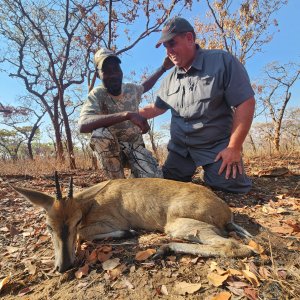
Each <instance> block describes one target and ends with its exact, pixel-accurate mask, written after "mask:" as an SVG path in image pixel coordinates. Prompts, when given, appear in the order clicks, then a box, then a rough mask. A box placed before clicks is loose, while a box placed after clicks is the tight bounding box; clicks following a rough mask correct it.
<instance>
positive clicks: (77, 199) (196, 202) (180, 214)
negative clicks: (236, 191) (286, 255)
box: [14, 175, 253, 272]
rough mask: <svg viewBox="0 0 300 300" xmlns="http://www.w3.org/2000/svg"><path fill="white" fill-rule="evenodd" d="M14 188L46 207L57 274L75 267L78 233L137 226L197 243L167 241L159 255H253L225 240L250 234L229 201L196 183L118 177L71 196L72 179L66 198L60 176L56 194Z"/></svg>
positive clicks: (112, 233) (113, 232) (111, 233)
mask: <svg viewBox="0 0 300 300" xmlns="http://www.w3.org/2000/svg"><path fill="white" fill-rule="evenodd" d="M14 188H15V190H16V191H18V192H19V193H20V194H21V195H23V196H24V197H25V198H27V199H28V200H30V201H31V202H32V203H34V204H36V205H38V206H41V207H43V208H44V209H45V210H46V212H47V226H48V228H49V230H50V232H51V234H52V240H53V245H54V250H55V266H56V269H57V270H58V271H59V272H64V271H66V270H67V269H69V268H70V267H71V266H72V265H73V263H74V260H75V246H76V240H77V236H78V237H79V238H80V239H84V240H95V239H102V238H106V237H125V236H128V234H129V235H130V234H131V232H132V230H134V229H145V230H149V231H153V230H158V231H162V232H165V233H166V234H168V235H169V236H171V237H172V238H179V239H184V240H187V241H189V242H193V243H179V242H172V243H169V244H166V245H165V246H163V247H162V248H161V249H159V250H158V252H157V253H158V255H160V254H163V253H164V252H165V251H169V250H171V251H174V252H176V253H190V254H195V255H201V256H203V257H210V256H222V257H245V256H249V255H251V254H252V253H253V252H252V250H251V249H250V248H249V247H248V246H246V245H243V244H241V243H239V242H237V241H235V240H232V239H228V238H226V231H227V230H228V229H230V230H235V231H236V232H237V233H239V234H240V235H242V236H243V237H250V236H251V235H250V234H249V233H248V232H247V231H246V230H244V229H243V228H241V227H240V226H238V225H236V224H235V223H234V222H233V219H232V213H231V211H230V208H229V207H228V205H227V204H226V203H225V202H224V201H223V200H221V199H220V198H219V197H217V196H216V195H215V194H214V193H213V192H212V191H211V190H209V189H207V188H205V187H203V186H199V185H196V184H192V183H183V182H178V181H172V180H166V179H158V178H136V179H116V180H111V181H105V182H101V183H99V184H97V185H95V186H92V187H90V188H87V189H86V190H84V191H82V192H79V193H77V194H75V195H73V186H72V180H71V182H70V187H69V192H68V195H67V196H66V197H62V194H61V191H60V187H59V183H58V179H57V175H56V190H57V192H56V197H52V196H49V195H46V194H44V193H41V192H37V191H33V190H29V189H24V188H20V187H14ZM195 243H197V244H195Z"/></svg>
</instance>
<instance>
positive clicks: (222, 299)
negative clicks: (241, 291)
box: [210, 292, 231, 300]
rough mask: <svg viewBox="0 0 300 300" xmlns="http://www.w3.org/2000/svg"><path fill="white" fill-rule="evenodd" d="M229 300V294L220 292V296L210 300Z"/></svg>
mask: <svg viewBox="0 0 300 300" xmlns="http://www.w3.org/2000/svg"><path fill="white" fill-rule="evenodd" d="M230 298H231V293H229V292H221V293H220V294H218V295H216V296H214V297H213V298H211V299H210V300H229V299H230Z"/></svg>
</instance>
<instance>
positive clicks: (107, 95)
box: [79, 48, 173, 179]
mask: <svg viewBox="0 0 300 300" xmlns="http://www.w3.org/2000/svg"><path fill="white" fill-rule="evenodd" d="M94 61H95V66H96V69H97V72H98V76H99V78H100V79H101V80H102V85H100V86H98V87H96V88H94V89H93V90H92V91H91V92H90V93H89V95H88V98H87V100H86V101H85V103H84V105H83V107H82V109H81V113H80V119H79V130H80V132H81V133H92V136H91V142H90V146H91V148H92V149H93V150H94V151H95V153H96V155H97V158H98V160H99V162H100V164H101V166H102V169H103V171H104V175H105V176H106V177H107V178H110V179H115V178H124V177H125V176H124V169H123V168H124V167H125V166H128V167H129V168H130V169H131V174H132V175H133V176H134V177H162V171H161V169H160V167H159V166H158V164H157V161H156V160H155V159H154V158H153V156H152V154H151V152H150V151H148V150H147V149H146V148H145V145H144V141H143V138H142V134H144V133H146V132H147V131H148V130H149V125H148V122H147V120H146V119H145V118H144V117H142V116H140V115H139V114H138V109H139V104H140V102H141V97H142V94H143V93H145V92H147V91H149V90H150V89H151V88H152V87H153V86H154V84H155V82H156V81H157V80H158V79H159V78H160V76H161V75H162V74H163V73H164V72H165V71H166V70H167V69H170V68H171V67H172V66H173V64H172V63H171V61H170V60H169V59H165V61H164V62H163V65H162V66H161V67H160V68H159V69H158V70H157V71H156V72H155V73H154V74H153V75H152V76H150V77H149V78H148V79H146V80H145V81H144V82H143V83H142V84H141V85H136V84H133V83H122V80H123V72H122V69H121V67H120V63H121V60H120V59H119V58H118V57H117V55H116V54H115V53H114V52H112V51H111V50H109V49H106V48H102V49H100V50H98V51H97V52H96V54H95V57H94Z"/></svg>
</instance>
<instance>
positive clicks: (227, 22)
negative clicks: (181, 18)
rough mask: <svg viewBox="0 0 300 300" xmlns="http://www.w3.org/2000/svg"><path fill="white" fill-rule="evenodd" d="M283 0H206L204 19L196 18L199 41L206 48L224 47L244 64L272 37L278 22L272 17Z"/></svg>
mask: <svg viewBox="0 0 300 300" xmlns="http://www.w3.org/2000/svg"><path fill="white" fill-rule="evenodd" d="M287 2H288V1H287V0H243V1H241V2H239V4H237V3H236V2H235V1H232V0H216V1H211V0H206V4H207V7H208V12H207V14H206V16H207V19H206V20H205V21H202V20H201V18H196V20H195V28H196V32H197V33H198V36H199V40H198V42H199V44H200V46H201V47H203V48H207V49H224V50H226V51H228V52H230V53H232V54H233V55H234V56H236V57H237V58H238V59H239V61H240V62H241V63H243V64H245V63H246V62H247V61H248V60H249V59H250V58H252V57H253V56H254V55H255V54H256V53H258V52H260V51H261V50H262V48H263V46H264V45H265V44H267V43H269V42H270V41H271V40H272V37H273V35H274V32H273V33H272V32H271V30H272V29H274V27H277V26H278V22H277V20H276V19H274V18H273V15H274V13H275V12H277V11H278V10H279V9H280V8H281V7H282V6H283V5H286V4H287Z"/></svg>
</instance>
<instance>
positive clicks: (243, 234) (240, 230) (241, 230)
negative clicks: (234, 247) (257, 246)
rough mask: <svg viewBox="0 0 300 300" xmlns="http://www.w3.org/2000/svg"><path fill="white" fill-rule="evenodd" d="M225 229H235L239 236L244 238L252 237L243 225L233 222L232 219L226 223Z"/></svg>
mask: <svg viewBox="0 0 300 300" xmlns="http://www.w3.org/2000/svg"><path fill="white" fill-rule="evenodd" d="M226 229H227V231H235V232H236V233H237V234H238V235H239V236H241V237H242V238H245V239H250V238H252V237H253V236H252V234H251V233H250V232H248V231H247V230H246V229H244V228H243V227H241V226H239V225H237V224H235V223H234V222H233V221H232V222H230V223H228V224H227V225H226Z"/></svg>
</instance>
